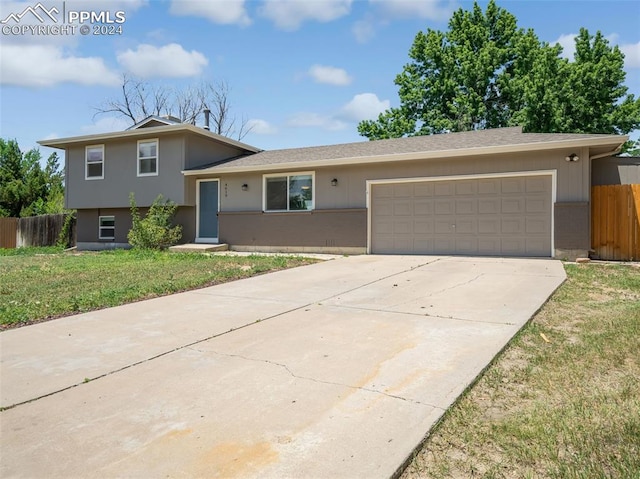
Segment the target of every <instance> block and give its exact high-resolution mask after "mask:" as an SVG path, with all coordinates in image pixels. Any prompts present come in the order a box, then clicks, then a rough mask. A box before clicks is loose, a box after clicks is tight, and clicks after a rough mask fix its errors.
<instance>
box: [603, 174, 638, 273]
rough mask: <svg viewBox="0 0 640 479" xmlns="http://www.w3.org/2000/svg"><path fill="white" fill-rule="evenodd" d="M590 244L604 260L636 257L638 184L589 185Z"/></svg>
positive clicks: (635, 258) (634, 258)
mask: <svg viewBox="0 0 640 479" xmlns="http://www.w3.org/2000/svg"><path fill="white" fill-rule="evenodd" d="M591 247H592V249H593V250H594V251H595V257H596V258H598V259H605V260H617V261H638V260H640V185H605V186H594V187H593V188H592V189H591Z"/></svg>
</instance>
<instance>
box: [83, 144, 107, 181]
mask: <svg viewBox="0 0 640 479" xmlns="http://www.w3.org/2000/svg"><path fill="white" fill-rule="evenodd" d="M84 163H85V169H84V179H85V180H102V179H104V145H91V146H87V147H86V148H85V150H84Z"/></svg>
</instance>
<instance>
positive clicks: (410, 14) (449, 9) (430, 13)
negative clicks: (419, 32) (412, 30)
mask: <svg viewBox="0 0 640 479" xmlns="http://www.w3.org/2000/svg"><path fill="white" fill-rule="evenodd" d="M369 1H370V3H371V4H372V5H374V6H376V7H378V9H380V10H381V12H382V13H383V14H384V15H386V16H392V17H396V18H415V17H418V18H426V19H429V20H447V19H448V18H449V17H450V16H451V14H452V13H453V7H454V2H453V1H451V0H447V1H442V0H420V1H416V0H369Z"/></svg>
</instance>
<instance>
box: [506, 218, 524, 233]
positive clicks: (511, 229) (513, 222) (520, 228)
mask: <svg viewBox="0 0 640 479" xmlns="http://www.w3.org/2000/svg"><path fill="white" fill-rule="evenodd" d="M524 232H525V221H524V218H518V217H516V216H513V217H509V218H502V220H501V221H500V233H501V234H503V235H513V234H516V235H521V234H524Z"/></svg>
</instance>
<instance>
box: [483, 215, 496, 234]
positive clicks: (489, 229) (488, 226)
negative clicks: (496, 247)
mask: <svg viewBox="0 0 640 479" xmlns="http://www.w3.org/2000/svg"><path fill="white" fill-rule="evenodd" d="M500 223H501V222H500V218H499V217H496V218H486V217H479V218H478V234H481V235H498V234H500Z"/></svg>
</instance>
